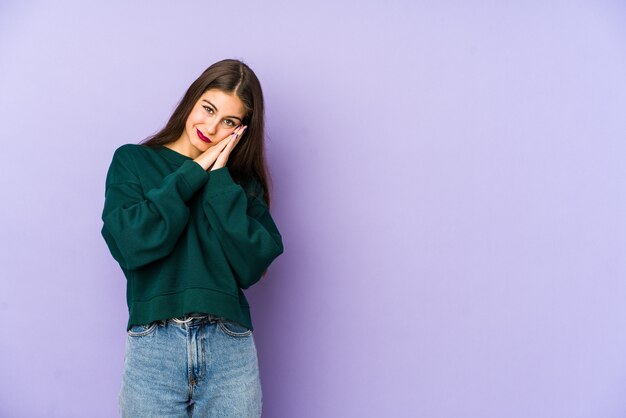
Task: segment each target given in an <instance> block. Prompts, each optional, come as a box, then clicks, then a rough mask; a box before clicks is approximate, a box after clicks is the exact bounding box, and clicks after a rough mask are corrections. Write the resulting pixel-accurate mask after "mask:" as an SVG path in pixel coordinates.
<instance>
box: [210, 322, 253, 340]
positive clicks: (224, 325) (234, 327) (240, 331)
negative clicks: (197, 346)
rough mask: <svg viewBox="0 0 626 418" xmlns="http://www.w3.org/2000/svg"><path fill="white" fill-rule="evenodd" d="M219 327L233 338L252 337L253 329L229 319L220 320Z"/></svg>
mask: <svg viewBox="0 0 626 418" xmlns="http://www.w3.org/2000/svg"><path fill="white" fill-rule="evenodd" d="M217 325H218V326H219V328H220V329H221V330H222V331H223V332H224V333H225V334H227V335H230V336H231V337H248V336H250V335H252V330H251V329H249V328H246V327H244V326H243V325H241V324H239V323H238V322H235V321H231V320H229V319H225V318H221V319H218V320H217Z"/></svg>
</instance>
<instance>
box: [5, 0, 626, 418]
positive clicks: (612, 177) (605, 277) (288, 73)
mask: <svg viewBox="0 0 626 418" xmlns="http://www.w3.org/2000/svg"><path fill="white" fill-rule="evenodd" d="M625 21H626V5H625V4H624V3H623V2H619V1H596V0H593V1H592V0H589V1H586V2H585V1H574V2H572V1H564V0H563V1H552V2H545V1H539V0H537V1H517V2H492V1H461V0H459V1H441V2H425V1H403V2H382V1H380V2H374V1H371V2H363V1H344V2H339V3H338V2H334V1H315V2H306V3H303V4H298V5H294V4H293V2H287V1H280V2H279V1H262V2H244V1H228V2H214V1H210V2H209V1H204V2H200V1H187V2H182V3H180V2H166V1H150V2H115V1H108V2H84V1H78V0H76V1H56V2H38V1H30V2H22V1H17V0H11V1H7V0H4V1H3V2H2V3H0V114H1V117H2V138H3V140H2V150H1V151H0V170H2V171H1V176H0V191H1V193H2V200H1V202H2V203H1V205H0V219H1V222H2V223H1V231H0V245H1V251H0V262H1V266H2V270H1V271H0V277H1V279H0V318H1V319H2V324H3V326H4V327H5V328H4V329H5V331H4V334H3V336H2V337H1V338H0V416H2V417H29V418H32V417H85V416H89V417H111V416H116V415H117V393H118V390H119V384H120V377H121V368H122V362H123V356H124V342H125V338H126V334H125V323H126V319H127V311H126V305H125V293H124V292H125V279H124V277H123V275H122V272H121V270H120V269H119V267H118V265H117V264H116V263H115V261H114V260H113V259H112V257H111V255H110V254H109V252H108V249H107V247H106V246H105V243H104V240H103V239H102V237H101V236H100V227H101V220H100V214H101V210H102V205H103V200H104V178H105V173H106V169H107V167H108V164H109V162H110V160H111V157H112V153H113V150H114V149H115V148H116V147H117V146H119V145H121V144H124V143H129V142H135V143H136V142H139V141H140V140H141V139H143V138H144V137H146V136H148V135H149V134H151V133H153V132H154V131H156V130H157V129H159V128H160V127H161V126H162V125H163V124H164V123H165V121H166V120H167V118H168V117H169V115H170V113H171V112H172V110H173V108H174V106H175V105H176V103H177V102H178V100H179V99H180V98H181V96H182V94H183V93H184V91H185V89H186V88H187V86H188V85H189V84H190V83H191V82H192V81H193V80H194V79H195V78H196V77H197V76H198V75H199V74H200V73H201V72H202V70H204V68H206V67H207V66H208V65H209V64H211V63H212V62H214V61H217V60H220V59H223V58H227V57H234V58H241V59H243V60H244V61H245V62H247V63H248V64H249V65H250V66H251V67H252V68H253V69H254V70H255V71H256V73H257V74H258V76H259V78H260V79H261V82H262V84H263V88H264V92H265V95H266V100H267V103H266V104H267V122H268V134H269V139H268V143H267V149H268V158H269V162H270V167H271V172H272V175H273V179H274V189H273V214H274V218H275V220H276V223H277V225H278V226H279V228H280V230H281V232H282V234H283V238H284V244H285V253H284V254H283V255H282V256H281V257H280V258H279V259H277V260H276V261H275V262H274V264H273V265H272V267H270V271H269V274H268V275H267V276H266V277H265V278H264V279H263V280H262V281H261V282H260V283H259V284H258V285H256V286H255V287H253V288H251V289H250V290H249V291H247V295H248V296H249V298H250V302H251V304H252V315H253V321H254V324H255V336H256V337H255V338H256V341H257V347H258V350H259V357H260V366H261V373H262V380H263V387H264V411H265V416H266V417H289V418H290V417H298V418H301V417H302V418H309V417H311V418H314V417H342V418H343V417H429V418H430V417H433V418H443V417H445V418H458V417H469V418H502V417H507V418H518V417H519V418H528V417H533V418H543V417H545V418H555V417H567V418H576V417H588V418H598V417H602V418H605V417H606V418H608V417H616V418H617V417H624V416H626V281H625V280H624V279H625V278H626V262H625V257H624V255H625V253H626V221H625V219H626V218H625V215H626V187H625V184H624V179H625V178H626V161H625V156H626V142H625V139H626V135H625V134H626V117H625V116H624V112H625V109H626V77H625V74H626V25H625V24H624V22H625Z"/></svg>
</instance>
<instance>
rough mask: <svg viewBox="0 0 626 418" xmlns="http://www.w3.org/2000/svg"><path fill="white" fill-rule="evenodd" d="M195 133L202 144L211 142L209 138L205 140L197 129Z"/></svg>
mask: <svg viewBox="0 0 626 418" xmlns="http://www.w3.org/2000/svg"><path fill="white" fill-rule="evenodd" d="M196 133H197V134H198V138H200V139H201V140H203V141H204V142H207V143H209V144H210V143H211V140H210V139H209V138H207V137H206V136H204V135H202V132H200V130H199V129H197V128H196Z"/></svg>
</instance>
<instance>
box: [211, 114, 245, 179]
mask: <svg viewBox="0 0 626 418" xmlns="http://www.w3.org/2000/svg"><path fill="white" fill-rule="evenodd" d="M246 129H248V126H242V125H239V126H238V127H237V129H235V130H234V131H233V134H231V135H230V136H229V137H228V138H226V139H225V140H223V141H222V142H226V141H228V144H226V147H225V148H223V150H222V152H221V153H220V155H219V156H218V157H217V161H215V164H213V167H211V171H213V170H217V169H218V168H222V167H224V166H225V165H226V161H228V157H229V156H230V152H231V151H232V149H233V148H235V145H237V143H238V142H239V140H240V139H241V137H242V136H243V133H244V132H245V131H246ZM218 145H219V144H218Z"/></svg>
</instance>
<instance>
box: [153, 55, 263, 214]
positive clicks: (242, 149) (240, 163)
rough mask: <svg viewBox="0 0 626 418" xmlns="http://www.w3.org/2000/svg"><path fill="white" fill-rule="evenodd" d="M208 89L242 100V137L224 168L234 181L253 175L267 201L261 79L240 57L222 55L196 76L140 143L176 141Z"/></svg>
mask: <svg viewBox="0 0 626 418" xmlns="http://www.w3.org/2000/svg"><path fill="white" fill-rule="evenodd" d="M209 89H218V90H221V91H222V92H224V93H226V94H235V95H237V97H239V99H240V100H241V101H242V102H243V104H244V106H245V108H246V115H245V116H244V118H243V124H244V125H248V129H246V133H245V137H244V138H242V139H241V140H240V141H239V142H238V143H237V146H236V147H235V148H233V150H232V151H231V153H230V156H229V157H228V163H227V164H228V171H229V172H230V174H231V175H232V177H233V180H234V181H235V182H237V183H238V184H242V185H244V187H246V186H245V185H247V184H249V182H250V181H252V180H253V179H256V180H257V181H258V182H259V183H260V184H261V186H262V187H263V192H264V193H265V202H266V203H267V205H268V207H269V205H270V193H269V182H270V181H271V179H270V176H269V172H268V170H267V164H266V161H265V108H264V106H263V91H262V90H261V83H260V82H259V79H258V78H257V76H256V75H255V74H254V72H253V71H252V70H251V69H250V67H248V66H247V65H246V64H244V63H243V62H242V61H239V60H235V59H225V60H222V61H218V62H216V63H215V64H213V65H211V66H210V67H209V68H207V69H206V70H204V72H203V73H202V74H201V75H200V77H198V78H197V79H196V80H195V81H194V82H193V83H191V86H189V88H188V89H187V92H186V93H185V95H184V96H183V98H182V99H181V101H180V102H179V103H178V106H176V109H175V110H174V113H172V116H170V119H169V121H168V122H167V124H166V125H165V127H164V128H163V129H161V130H160V131H158V132H157V133H156V134H154V135H152V136H149V137H148V138H146V139H144V140H143V141H142V142H141V144H142V145H146V146H150V147H155V146H159V145H165V144H168V143H170V142H173V141H176V140H177V139H178V138H180V136H181V135H182V133H183V130H184V129H185V122H186V121H187V117H188V116H189V114H190V113H191V110H192V109H193V107H194V105H195V104H196V102H197V101H198V100H200V96H202V95H203V94H204V92H206V91H207V90H209Z"/></svg>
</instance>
